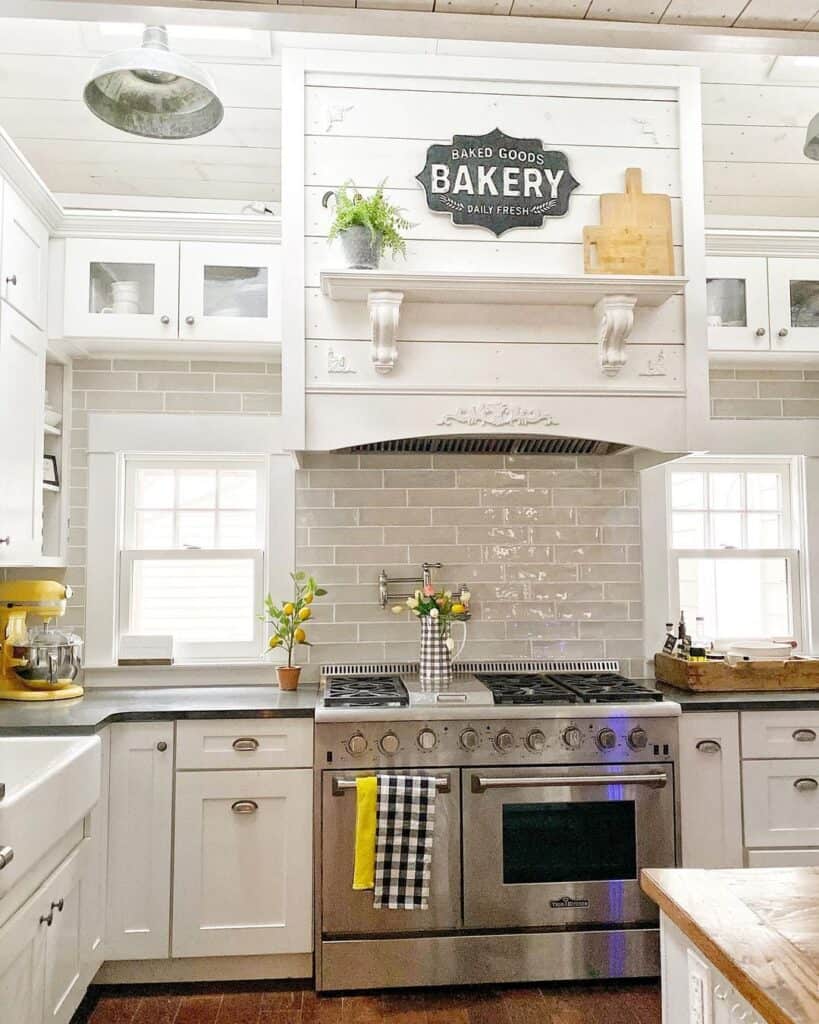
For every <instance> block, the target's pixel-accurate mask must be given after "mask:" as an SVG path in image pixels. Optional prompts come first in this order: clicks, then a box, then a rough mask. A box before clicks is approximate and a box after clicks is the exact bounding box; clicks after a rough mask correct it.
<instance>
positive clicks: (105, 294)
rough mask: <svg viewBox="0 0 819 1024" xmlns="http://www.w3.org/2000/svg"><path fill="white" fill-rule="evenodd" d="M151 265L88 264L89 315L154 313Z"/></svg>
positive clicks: (152, 266) (153, 268)
mask: <svg viewBox="0 0 819 1024" xmlns="http://www.w3.org/2000/svg"><path fill="white" fill-rule="evenodd" d="M154 279H155V267H154V264H153V263H109V262H105V263H91V264H90V269H89V289H88V312H89V313H114V314H117V315H119V316H133V315H139V314H148V315H150V314H152V313H153V312H154Z"/></svg>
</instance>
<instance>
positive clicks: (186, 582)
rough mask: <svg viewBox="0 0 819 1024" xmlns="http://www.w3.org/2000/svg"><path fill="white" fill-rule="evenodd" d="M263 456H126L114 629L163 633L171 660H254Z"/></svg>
mask: <svg viewBox="0 0 819 1024" xmlns="http://www.w3.org/2000/svg"><path fill="white" fill-rule="evenodd" d="M265 483H266V473H265V461H264V460H263V459H261V458H260V459H258V460H254V459H247V458H244V459H230V458H220V459H219V460H213V459H210V458H208V459H205V458H201V459H198V458H176V457H162V458H141V457H132V456H126V458H125V508H124V513H125V514H124V522H123V531H122V537H123V543H122V550H121V552H120V623H119V632H120V635H122V634H130V635H138V636H145V635H156V634H161V635H168V634H170V635H171V636H173V640H174V659H175V660H176V661H182V662H186V661H187V662H190V661H215V660H221V659H231V660H236V659H244V658H247V659H254V660H256V659H258V658H259V656H260V652H261V651H262V648H263V642H262V631H261V623H260V622H259V619H258V613H259V610H260V609H261V607H262V601H263V598H264V580H265V538H266V526H265V523H266V509H267V500H266V498H267V496H266V493H265V491H266V487H265Z"/></svg>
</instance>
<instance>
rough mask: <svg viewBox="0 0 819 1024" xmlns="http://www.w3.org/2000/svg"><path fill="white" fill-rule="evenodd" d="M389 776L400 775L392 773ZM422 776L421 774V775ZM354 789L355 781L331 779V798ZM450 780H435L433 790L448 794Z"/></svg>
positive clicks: (445, 776) (446, 778) (441, 778)
mask: <svg viewBox="0 0 819 1024" xmlns="http://www.w3.org/2000/svg"><path fill="white" fill-rule="evenodd" d="M391 774H393V775H395V774H401V773H396V772H392V773H391ZM422 774H423V773H422ZM355 788H356V780H355V779H340V778H338V777H337V776H334V777H333V796H344V794H345V793H346V792H347V790H349V789H355ZM451 788H452V787H451V785H450V778H449V776H448V775H443V776H441V777H440V778H436V780H435V789H436V791H437V792H438V793H449V792H450V790H451Z"/></svg>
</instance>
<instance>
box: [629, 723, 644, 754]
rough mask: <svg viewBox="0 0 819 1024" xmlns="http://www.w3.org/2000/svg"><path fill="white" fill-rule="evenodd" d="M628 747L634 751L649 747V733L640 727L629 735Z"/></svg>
mask: <svg viewBox="0 0 819 1024" xmlns="http://www.w3.org/2000/svg"><path fill="white" fill-rule="evenodd" d="M628 745H629V746H630V747H631V749H632V750H643V749H645V747H646V746H647V745H648V733H647V732H646V731H645V729H641V728H640V726H639V725H638V726H637V728H636V729H632V730H631V732H630V733H629V734H628Z"/></svg>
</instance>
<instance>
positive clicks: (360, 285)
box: [321, 270, 688, 376]
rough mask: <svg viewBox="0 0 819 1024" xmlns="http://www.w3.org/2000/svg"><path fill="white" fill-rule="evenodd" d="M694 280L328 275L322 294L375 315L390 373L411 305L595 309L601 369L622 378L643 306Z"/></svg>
mask: <svg viewBox="0 0 819 1024" xmlns="http://www.w3.org/2000/svg"><path fill="white" fill-rule="evenodd" d="M687 283H688V279H687V278H686V277H677V276H673V277H654V276H647V275H646V276H635V275H631V274H583V275H581V276H576V277H572V276H568V275H565V274H463V273H452V272H440V273H425V274H420V273H399V272H395V271H386V270H323V271H322V272H321V290H322V292H323V293H324V295H326V296H327V297H328V298H330V299H333V300H334V301H337V302H364V301H366V303H367V307H368V309H369V312H370V328H371V340H372V347H371V352H370V355H371V359H372V362H373V366H374V367H375V370H376V372H377V373H382V374H384V373H390V372H391V371H392V369H393V367H394V366H395V363H396V361H397V359H398V340H397V335H398V325H399V322H400V316H401V305H402V303H404V302H427V303H436V302H441V303H453V302H460V303H476V302H480V303H486V304H488V305H507V306H511V305H517V306H520V305H529V306H590V307H593V308H594V310H595V314H596V317H597V321H598V344H599V349H600V367H601V369H602V371H603V373H605V374H606V375H607V376H615V375H616V374H618V373H619V372H620V370H621V369H622V368H623V366H624V365H625V362H626V351H625V349H626V342H627V341H628V338H629V335H630V334H631V330H632V328H633V326H634V310H635V308H636V307H637V306H649V307H651V306H653V307H656V306H661V305H662V304H663V303H664V302H667V301H668V299H670V298H671V297H672V296H674V295H682V294H683V292H684V291H685V286H686V284H687Z"/></svg>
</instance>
